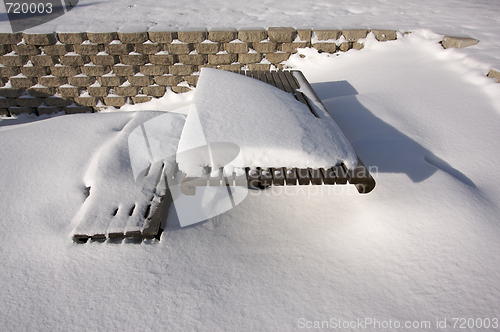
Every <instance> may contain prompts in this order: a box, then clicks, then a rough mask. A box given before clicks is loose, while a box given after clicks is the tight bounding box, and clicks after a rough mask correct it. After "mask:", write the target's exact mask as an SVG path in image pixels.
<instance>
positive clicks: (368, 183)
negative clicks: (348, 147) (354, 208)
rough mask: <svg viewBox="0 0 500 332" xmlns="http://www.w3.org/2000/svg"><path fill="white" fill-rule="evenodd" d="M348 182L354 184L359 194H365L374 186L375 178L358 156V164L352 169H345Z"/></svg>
mask: <svg viewBox="0 0 500 332" xmlns="http://www.w3.org/2000/svg"><path fill="white" fill-rule="evenodd" d="M347 176H348V178H349V183H351V184H353V185H355V186H356V189H357V190H358V192H359V193H360V194H367V193H369V192H370V191H372V190H373V188H375V179H374V178H373V177H372V176H371V174H370V172H369V171H368V169H367V168H366V166H365V165H364V164H363V163H362V162H361V160H360V159H359V157H358V166H357V167H356V168H355V169H353V170H347Z"/></svg>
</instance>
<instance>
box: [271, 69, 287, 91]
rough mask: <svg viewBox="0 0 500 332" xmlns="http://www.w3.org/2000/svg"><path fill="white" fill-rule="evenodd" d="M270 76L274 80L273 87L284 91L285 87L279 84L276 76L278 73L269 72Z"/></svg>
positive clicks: (279, 80) (278, 78) (279, 81)
mask: <svg viewBox="0 0 500 332" xmlns="http://www.w3.org/2000/svg"><path fill="white" fill-rule="evenodd" d="M271 76H272V77H273V80H274V86H275V87H277V88H278V89H280V90H283V91H285V87H284V86H283V84H282V83H281V79H280V77H279V75H278V72H276V71H273V72H271Z"/></svg>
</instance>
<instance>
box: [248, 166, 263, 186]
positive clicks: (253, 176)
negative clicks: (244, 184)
mask: <svg viewBox="0 0 500 332" xmlns="http://www.w3.org/2000/svg"><path fill="white" fill-rule="evenodd" d="M245 170H246V173H247V179H248V186H249V187H260V168H257V169H250V168H249V167H247V168H246V169H245Z"/></svg>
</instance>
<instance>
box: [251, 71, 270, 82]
mask: <svg viewBox="0 0 500 332" xmlns="http://www.w3.org/2000/svg"><path fill="white" fill-rule="evenodd" d="M253 78H256V79H258V80H259V81H262V82H264V83H267V78H266V74H265V72H263V71H254V72H253Z"/></svg>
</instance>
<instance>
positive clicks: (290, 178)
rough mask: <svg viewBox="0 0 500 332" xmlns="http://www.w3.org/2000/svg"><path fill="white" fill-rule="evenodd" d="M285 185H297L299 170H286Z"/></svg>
mask: <svg viewBox="0 0 500 332" xmlns="http://www.w3.org/2000/svg"><path fill="white" fill-rule="evenodd" d="M285 183H286V185H287V186H295V185H296V184H297V169H296V168H286V169H285Z"/></svg>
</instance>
